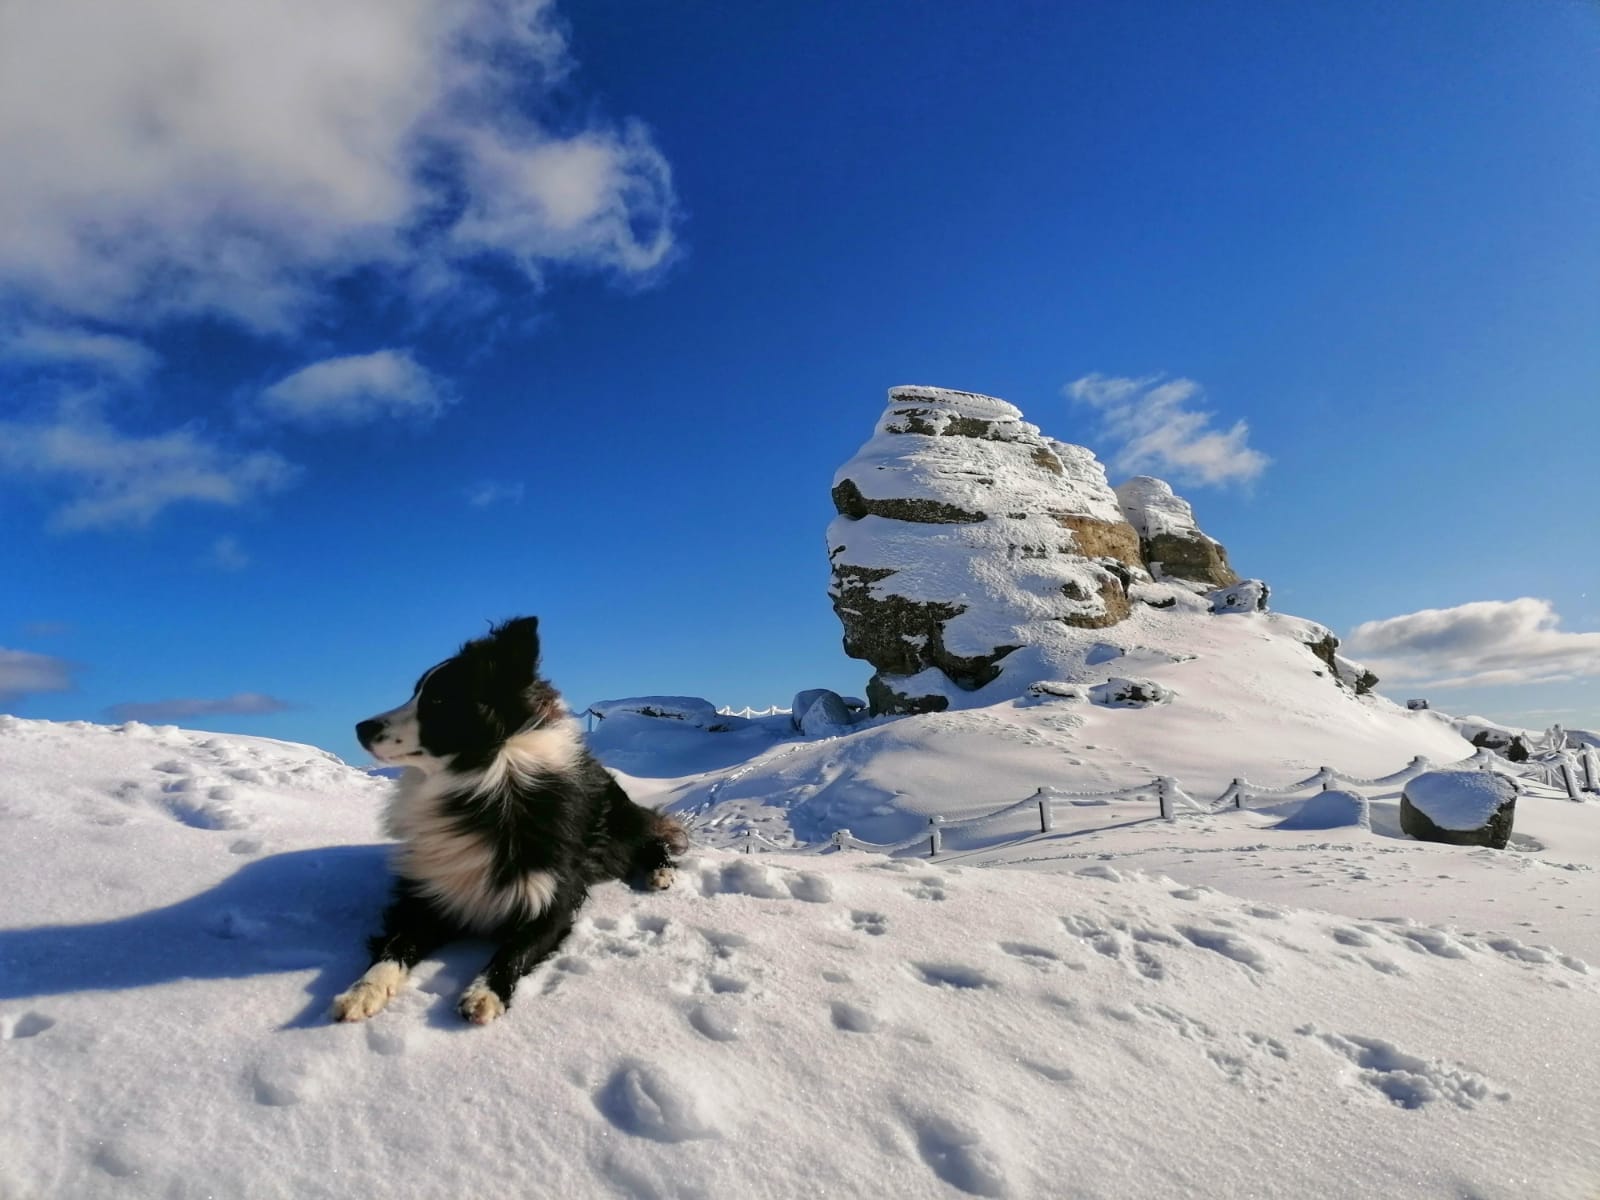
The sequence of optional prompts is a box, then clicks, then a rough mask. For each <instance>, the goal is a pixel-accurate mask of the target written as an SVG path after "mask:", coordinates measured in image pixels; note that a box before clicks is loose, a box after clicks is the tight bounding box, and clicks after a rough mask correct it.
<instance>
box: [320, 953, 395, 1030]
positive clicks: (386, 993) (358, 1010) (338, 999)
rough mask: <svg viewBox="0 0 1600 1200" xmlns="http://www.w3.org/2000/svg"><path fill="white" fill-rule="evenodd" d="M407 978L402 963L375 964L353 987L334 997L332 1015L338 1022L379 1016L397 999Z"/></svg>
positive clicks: (363, 1019)
mask: <svg viewBox="0 0 1600 1200" xmlns="http://www.w3.org/2000/svg"><path fill="white" fill-rule="evenodd" d="M405 980H406V972H405V968H404V967H402V966H400V964H399V963H392V962H381V963H375V964H374V965H373V966H372V968H371V970H369V971H368V972H367V973H366V974H365V975H363V976H362V977H361V978H360V979H358V980H356V982H355V983H354V984H352V985H351V987H350V990H349V991H347V992H344V993H342V994H340V995H338V996H335V997H334V1000H333V1008H332V1012H331V1015H332V1016H333V1019H334V1020H335V1021H365V1020H366V1019H367V1018H368V1017H373V1016H377V1015H378V1014H379V1013H380V1012H382V1011H383V1009H384V1006H385V1005H387V1004H388V1003H389V1001H391V1000H393V999H394V997H395V993H396V992H398V991H399V990H400V985H401V984H402V983H404V982H405Z"/></svg>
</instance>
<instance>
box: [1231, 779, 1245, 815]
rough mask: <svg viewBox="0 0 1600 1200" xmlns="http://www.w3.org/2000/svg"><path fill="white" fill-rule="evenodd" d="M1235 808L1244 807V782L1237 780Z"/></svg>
mask: <svg viewBox="0 0 1600 1200" xmlns="http://www.w3.org/2000/svg"><path fill="white" fill-rule="evenodd" d="M1233 806H1234V807H1235V808H1243V807H1244V780H1242V779H1238V778H1235V779H1234V781H1233Z"/></svg>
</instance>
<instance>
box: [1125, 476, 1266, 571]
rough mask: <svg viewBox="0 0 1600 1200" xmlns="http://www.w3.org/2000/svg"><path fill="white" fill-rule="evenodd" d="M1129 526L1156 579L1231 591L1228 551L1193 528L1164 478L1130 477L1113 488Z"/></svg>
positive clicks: (1186, 508)
mask: <svg viewBox="0 0 1600 1200" xmlns="http://www.w3.org/2000/svg"><path fill="white" fill-rule="evenodd" d="M1117 500H1118V502H1119V503H1120V504H1121V506H1122V513H1123V515H1124V516H1125V517H1126V518H1127V521H1128V524H1130V525H1132V526H1133V528H1134V529H1136V530H1138V532H1139V556H1140V558H1141V559H1142V560H1143V562H1144V563H1145V564H1146V566H1147V567H1148V568H1149V570H1150V573H1151V574H1152V575H1154V576H1155V577H1156V578H1157V579H1187V580H1190V581H1192V582H1194V583H1205V584H1210V585H1211V586H1212V587H1232V586H1233V585H1234V584H1236V583H1238V582H1239V576H1238V575H1237V574H1235V573H1234V570H1233V568H1232V567H1230V566H1229V565H1228V552H1227V551H1226V550H1224V549H1223V548H1222V543H1221V542H1219V541H1217V540H1216V539H1215V538H1210V537H1207V536H1206V535H1205V534H1204V533H1202V532H1201V531H1200V526H1199V525H1197V524H1195V519H1194V509H1192V508H1190V507H1189V502H1188V501H1187V500H1185V499H1184V498H1183V497H1182V496H1177V495H1174V494H1173V491H1172V488H1171V487H1169V486H1168V485H1167V483H1166V482H1165V481H1164V480H1161V479H1154V478H1152V477H1151V476H1149V475H1135V476H1134V477H1133V478H1132V479H1130V480H1128V482H1127V483H1124V484H1122V485H1121V486H1120V487H1118V488H1117Z"/></svg>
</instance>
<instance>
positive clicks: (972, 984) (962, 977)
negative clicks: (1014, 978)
mask: <svg viewBox="0 0 1600 1200" xmlns="http://www.w3.org/2000/svg"><path fill="white" fill-rule="evenodd" d="M910 965H911V969H912V970H913V971H914V972H916V975H917V978H919V979H921V980H922V982H923V983H925V984H927V985H928V986H929V987H937V988H956V989H958V990H962V991H967V990H975V989H980V988H997V987H999V986H1000V984H999V983H998V982H997V981H996V980H993V979H991V978H989V976H987V975H985V974H984V973H983V972H982V971H980V970H978V968H977V967H968V966H963V965H962V964H960V963H930V962H914V963H912V964H910Z"/></svg>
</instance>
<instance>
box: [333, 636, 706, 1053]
mask: <svg viewBox="0 0 1600 1200" xmlns="http://www.w3.org/2000/svg"><path fill="white" fill-rule="evenodd" d="M538 628H539V622H538V618H537V617H517V618H514V619H513V620H510V621H506V622H504V623H502V624H499V625H496V626H493V627H492V628H491V629H490V631H489V633H488V635H487V636H486V637H482V638H478V639H476V640H473V641H469V642H467V643H466V644H465V645H463V646H462V647H461V650H460V652H459V653H457V654H456V655H455V656H454V657H453V658H448V659H446V660H445V661H444V662H441V663H439V664H438V665H437V666H435V667H432V668H430V669H429V670H427V671H426V672H424V673H423V675H422V678H420V679H418V680H417V684H416V687H415V688H414V689H413V690H412V693H411V699H410V700H408V701H406V703H404V704H402V705H401V706H400V707H399V708H395V709H391V710H390V711H389V712H386V713H380V714H379V715H378V716H375V717H372V718H370V719H368V720H365V721H362V722H360V723H359V724H358V725H357V726H356V738H357V740H359V741H360V743H361V745H362V746H363V747H364V748H365V749H366V750H367V752H368V753H370V754H371V755H372V756H373V757H374V758H376V759H377V760H378V761H380V762H383V763H386V764H392V765H400V766H405V767H409V768H411V769H410V770H408V771H406V772H405V773H404V775H403V776H402V777H401V778H400V779H399V780H398V781H397V782H396V785H395V791H394V794H393V796H392V798H391V799H390V801H389V806H388V810H387V812H386V814H385V832H387V833H388V834H389V835H390V836H391V837H393V838H395V839H396V840H397V841H398V843H399V844H398V845H397V846H396V848H395V854H394V873H395V883H394V895H393V899H392V902H391V903H390V904H389V907H388V908H387V909H386V910H385V912H384V914H383V932H382V933H380V934H379V935H378V936H376V937H374V938H372V939H371V942H370V943H369V945H370V949H371V952H372V965H371V967H369V968H368V969H367V972H366V974H364V975H363V976H362V977H361V978H360V979H359V980H357V981H356V982H355V983H354V984H353V985H351V987H350V989H349V990H348V991H346V992H344V993H343V994H342V995H340V996H338V997H337V998H336V999H335V1000H334V1002H333V1012H332V1015H333V1017H334V1019H335V1020H339V1021H361V1020H365V1019H366V1018H368V1017H371V1016H374V1015H375V1014H377V1013H379V1012H381V1011H382V1010H383V1008H384V1006H385V1005H386V1004H388V1003H389V1001H390V1000H392V999H393V998H394V996H395V994H396V993H397V992H398V991H399V990H400V988H401V986H402V985H403V984H404V983H405V980H406V976H407V975H408V974H409V973H410V970H411V968H412V967H414V966H415V965H416V964H417V962H418V961H419V960H420V959H422V958H423V957H425V956H426V955H427V954H429V953H430V952H431V951H433V950H434V949H436V948H437V947H439V946H440V945H442V944H444V943H445V942H448V941H452V940H454V939H457V938H461V937H487V938H490V939H492V940H493V941H495V942H496V943H497V946H496V949H495V952H494V955H493V957H492V958H490V960H489V964H488V966H487V967H486V968H484V970H483V971H482V972H481V973H480V974H479V975H478V976H477V978H475V979H474V980H473V981H472V982H471V983H470V984H469V985H468V986H467V989H466V991H465V992H463V993H462V995H461V1000H460V1003H459V1005H458V1008H459V1011H460V1013H461V1015H462V1016H463V1017H464V1018H466V1019H467V1020H468V1021H471V1022H473V1023H474V1024H478V1025H487V1024H488V1023H489V1022H491V1021H493V1020H495V1019H496V1018H497V1017H499V1016H501V1015H502V1014H503V1013H504V1012H505V1011H506V1009H507V1008H508V1007H509V1006H510V1004H511V997H512V994H513V993H514V992H515V991H516V987H517V982H518V980H520V979H521V978H522V977H523V976H524V975H526V974H528V972H530V971H532V970H533V969H534V967H536V966H538V965H539V963H541V962H543V961H544V960H545V959H546V958H548V957H549V956H550V955H551V954H553V953H554V952H555V951H556V949H557V948H558V947H559V946H560V945H561V943H562V942H563V941H564V940H565V939H566V937H567V935H568V934H569V933H570V932H571V931H572V923H573V920H574V919H575V917H576V916H577V913H578V910H579V909H581V908H582V907H583V904H584V901H585V900H586V899H587V898H588V894H589V888H590V887H592V886H593V885H595V884H597V883H600V882H602V881H605V880H610V879H621V880H624V881H626V882H628V883H629V884H631V885H632V886H634V887H635V888H638V889H641V890H661V889H663V888H667V887H670V886H671V884H672V880H673V875H674V866H675V860H676V859H677V858H678V857H680V856H681V855H682V854H683V853H684V852H685V851H686V850H687V848H688V838H687V836H686V835H685V833H684V830H683V827H682V826H681V825H680V824H679V823H678V822H677V821H676V820H674V819H673V818H671V817H669V816H666V815H664V814H661V813H657V812H654V811H652V810H650V809H648V808H644V807H641V806H640V805H638V804H635V803H634V802H633V801H632V800H631V799H629V798H628V795H627V793H626V792H624V791H623V790H622V788H621V787H620V786H618V784H617V782H616V780H615V779H613V778H612V777H611V775H610V773H609V772H607V771H606V769H605V768H604V767H603V766H601V765H600V763H599V762H598V761H597V760H596V759H595V758H594V756H593V755H591V754H590V753H589V751H588V750H587V748H586V747H585V746H584V744H583V740H582V737H581V736H580V734H579V731H578V724H577V721H576V720H575V719H574V718H573V717H572V716H571V715H570V714H569V713H568V712H567V710H566V708H565V706H564V705H563V704H562V702H561V697H560V696H559V695H558V694H557V693H556V690H555V689H554V688H553V687H551V686H550V684H549V683H548V682H547V681H546V680H544V679H543V678H541V677H540V675H539V634H538Z"/></svg>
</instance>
